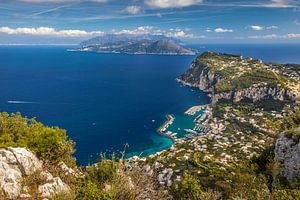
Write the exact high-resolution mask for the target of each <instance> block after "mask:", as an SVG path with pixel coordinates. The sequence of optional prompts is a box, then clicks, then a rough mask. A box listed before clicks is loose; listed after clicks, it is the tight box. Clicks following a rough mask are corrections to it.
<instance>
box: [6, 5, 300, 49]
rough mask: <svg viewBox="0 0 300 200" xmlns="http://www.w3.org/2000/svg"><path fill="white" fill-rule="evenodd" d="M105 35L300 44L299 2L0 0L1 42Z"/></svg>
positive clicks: (60, 41)
mask: <svg viewBox="0 0 300 200" xmlns="http://www.w3.org/2000/svg"><path fill="white" fill-rule="evenodd" d="M108 33H114V34H122V33H127V34H164V35H166V36H169V37H175V38H178V39H181V40H182V41H184V42H186V43H191V44H192V43H194V44H207V43H300V0H0V44H78V43H79V42H81V41H83V40H86V39H88V38H92V37H96V36H101V35H103V34H108Z"/></svg>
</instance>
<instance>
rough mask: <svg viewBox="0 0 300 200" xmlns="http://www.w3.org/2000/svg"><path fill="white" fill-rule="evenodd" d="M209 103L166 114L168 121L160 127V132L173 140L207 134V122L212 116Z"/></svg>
mask: <svg viewBox="0 0 300 200" xmlns="http://www.w3.org/2000/svg"><path fill="white" fill-rule="evenodd" d="M209 110H210V107H209V106H208V105H199V106H193V107H190V108H189V109H187V110H186V111H185V112H184V113H183V114H177V115H166V117H167V121H166V122H165V123H164V124H163V125H162V126H160V127H159V129H158V133H159V134H161V135H163V136H166V137H168V138H170V139H172V140H173V141H178V140H189V139H192V138H194V137H197V136H201V135H203V134H206V133H207V132H208V130H209V128H208V126H206V122H207V120H208V118H209V116H210V111H209Z"/></svg>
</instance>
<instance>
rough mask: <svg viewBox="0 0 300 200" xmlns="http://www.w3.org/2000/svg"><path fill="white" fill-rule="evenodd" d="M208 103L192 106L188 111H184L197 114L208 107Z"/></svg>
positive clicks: (186, 113) (188, 113)
mask: <svg viewBox="0 0 300 200" xmlns="http://www.w3.org/2000/svg"><path fill="white" fill-rule="evenodd" d="M207 106H208V105H201V106H193V107H190V108H189V109H188V110H187V111H185V112H184V114H185V115H195V114H196V113H197V112H199V111H200V110H203V109H205V108H207Z"/></svg>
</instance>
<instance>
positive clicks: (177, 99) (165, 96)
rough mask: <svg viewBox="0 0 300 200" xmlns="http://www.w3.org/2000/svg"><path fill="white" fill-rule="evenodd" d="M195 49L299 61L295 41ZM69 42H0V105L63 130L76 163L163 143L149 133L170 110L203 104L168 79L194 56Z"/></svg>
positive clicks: (180, 110)
mask: <svg viewBox="0 0 300 200" xmlns="http://www.w3.org/2000/svg"><path fill="white" fill-rule="evenodd" d="M194 47H195V48H197V49H199V51H200V52H203V51H206V50H215V51H221V52H226V53H242V54H243V55H245V56H253V57H257V58H261V59H263V60H264V61H276V62H280V63H296V62H298V63H299V62H300V46H299V45H197V46H194ZM67 48H68V47H53V46H52V47H51V46H48V47H46V46H45V47H43V46H39V47H35V46H30V47H29V46H1V47H0V74H1V79H0V85H1V89H0V92H1V95H0V109H1V111H6V112H9V113H10V112H17V111H19V112H21V113H22V114H23V115H25V116H28V117H36V118H37V120H38V121H41V122H43V123H44V124H46V125H49V126H59V127H61V128H64V129H66V130H67V133H68V135H69V137H70V138H72V139H73V140H74V141H75V142H76V149H77V152H76V158H77V161H78V164H80V165H83V164H87V163H90V162H94V161H95V159H96V158H97V157H98V153H99V152H112V151H118V150H121V149H122V148H123V145H124V144H125V143H128V144H129V145H130V148H129V149H128V150H127V152H128V153H130V154H131V155H137V154H140V153H141V152H144V155H146V154H150V153H154V152H157V151H160V150H162V149H164V148H167V147H170V145H171V144H172V142H171V141H170V140H169V139H167V138H164V137H162V136H160V135H158V134H157V133H156V129H157V128H158V127H159V126H160V125H161V124H162V123H163V122H164V120H165V115H166V114H169V113H173V114H182V113H183V112H184V111H185V110H186V109H187V108H189V107H190V106H193V105H197V104H206V103H208V97H207V96H206V94H204V93H203V92H200V91H196V90H191V89H189V88H186V87H182V86H181V85H180V84H178V83H177V82H176V81H175V78H176V77H177V76H178V75H180V74H181V73H183V72H184V71H185V70H186V69H187V68H188V67H189V64H190V63H191V62H192V60H193V59H194V58H195V56H155V55H125V54H97V53H93V52H67V51H66V49H67Z"/></svg>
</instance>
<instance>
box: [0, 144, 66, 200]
mask: <svg viewBox="0 0 300 200" xmlns="http://www.w3.org/2000/svg"><path fill="white" fill-rule="evenodd" d="M35 173H37V174H38V175H39V176H40V178H42V180H44V184H43V185H40V186H39V187H38V191H39V193H40V194H39V195H40V196H41V197H43V198H49V197H51V196H52V195H53V194H58V193H66V192H68V191H70V188H69V186H68V185H67V184H65V183H64V182H63V181H62V180H61V179H60V178H59V177H55V178H54V177H53V176H52V174H51V173H49V172H48V171H46V170H44V169H43V163H42V161H40V160H39V159H38V158H37V157H36V156H35V154H34V153H33V152H31V151H29V150H27V149H25V148H11V147H9V148H6V149H0V189H1V190H2V191H3V192H4V195H5V197H6V198H7V199H20V198H23V199H26V198H27V199H30V197H31V195H30V194H29V193H28V191H29V189H28V187H29V186H27V185H23V180H24V178H25V177H28V176H31V175H33V174H35Z"/></svg>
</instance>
